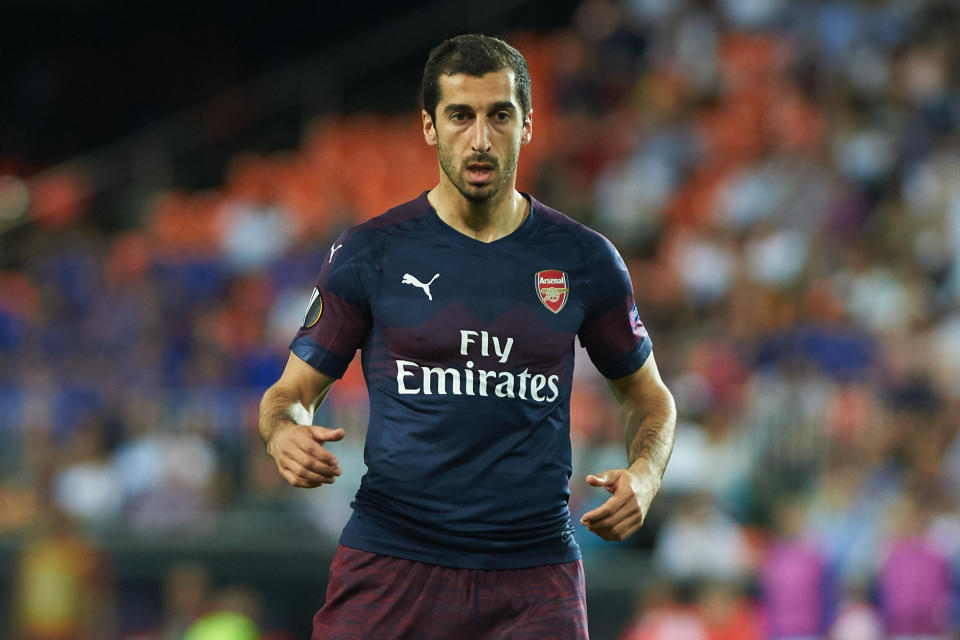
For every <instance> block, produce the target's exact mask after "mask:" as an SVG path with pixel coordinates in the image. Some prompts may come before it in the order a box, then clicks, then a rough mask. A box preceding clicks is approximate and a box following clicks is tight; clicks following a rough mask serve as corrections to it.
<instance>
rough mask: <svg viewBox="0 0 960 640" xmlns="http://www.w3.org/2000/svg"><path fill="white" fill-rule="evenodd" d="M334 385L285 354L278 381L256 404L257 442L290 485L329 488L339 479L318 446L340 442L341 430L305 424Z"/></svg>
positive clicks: (330, 459) (335, 464) (331, 457)
mask: <svg viewBox="0 0 960 640" xmlns="http://www.w3.org/2000/svg"><path fill="white" fill-rule="evenodd" d="M335 381H336V380H335V379H334V378H331V377H330V376H328V375H326V374H323V373H320V372H319V371H317V370H316V369H314V368H313V367H311V366H310V365H308V364H307V363H306V362H304V361H303V360H301V359H300V358H298V357H297V356H296V355H294V354H293V353H291V354H290V358H289V359H288V360H287V366H286V367H285V368H284V370H283V374H282V375H281V376H280V379H279V380H277V382H276V383H274V385H273V386H272V387H270V388H269V389H267V391H266V392H265V393H264V394H263V398H262V399H261V400H260V424H259V429H260V438H261V439H262V440H263V442H264V444H265V445H266V446H267V453H269V454H270V455H271V456H273V459H274V461H275V462H276V463H277V468H278V469H279V470H280V474H281V475H282V476H283V477H284V478H285V479H286V480H287V482H289V483H290V484H292V485H293V486H295V487H304V488H309V487H317V486H320V485H321V484H331V483H333V481H334V480H335V479H336V477H337V476H338V475H340V466H339V463H338V462H337V458H336V457H335V456H334V455H333V454H332V453H330V452H329V451H327V450H326V449H325V448H324V447H323V443H325V442H332V441H336V440H341V439H342V438H343V436H344V432H343V429H327V428H326V427H318V426H311V423H312V422H313V413H314V411H316V409H317V407H319V406H320V403H321V402H323V399H324V398H325V397H326V396H327V392H329V391H330V387H332V386H333V383H334V382H335Z"/></svg>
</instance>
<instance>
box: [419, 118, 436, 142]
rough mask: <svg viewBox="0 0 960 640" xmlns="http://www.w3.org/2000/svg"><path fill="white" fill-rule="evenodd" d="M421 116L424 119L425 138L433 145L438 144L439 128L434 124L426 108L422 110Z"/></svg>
mask: <svg viewBox="0 0 960 640" xmlns="http://www.w3.org/2000/svg"><path fill="white" fill-rule="evenodd" d="M420 117H421V118H422V119H423V139H424V140H426V141H427V144H428V145H430V146H431V147H435V146H437V128H436V127H435V126H433V118H431V117H430V114H429V113H427V110H426V109H421V110H420Z"/></svg>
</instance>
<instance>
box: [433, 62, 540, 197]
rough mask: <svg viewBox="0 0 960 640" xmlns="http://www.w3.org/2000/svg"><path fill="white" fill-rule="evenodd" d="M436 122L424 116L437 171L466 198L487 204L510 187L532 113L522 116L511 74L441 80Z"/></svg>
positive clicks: (528, 135)
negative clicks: (436, 156) (436, 163)
mask: <svg viewBox="0 0 960 640" xmlns="http://www.w3.org/2000/svg"><path fill="white" fill-rule="evenodd" d="M439 85H440V102H439V103H438V104H437V119H436V122H434V121H433V120H432V119H431V118H430V114H428V113H427V112H426V111H424V112H423V135H424V138H425V139H426V141H427V144H431V145H436V147H437V155H438V158H439V161H440V168H441V169H442V171H443V173H444V174H445V175H446V176H447V178H448V179H449V180H450V182H451V183H452V184H453V185H454V186H455V187H456V188H457V190H458V191H459V192H460V193H461V194H462V195H463V197H464V198H466V199H467V200H469V201H470V202H474V203H482V202H486V201H487V200H489V199H490V198H492V197H493V196H495V195H496V194H498V193H500V192H501V191H502V190H503V188H504V186H507V185H510V188H513V184H514V182H515V176H516V170H517V158H518V157H519V155H520V147H521V146H522V145H525V144H527V143H528V142H529V141H530V136H531V133H532V110H531V111H528V112H527V113H523V112H521V110H520V103H519V102H518V101H517V97H516V91H514V76H513V72H511V71H495V72H491V73H488V74H486V75H484V76H481V77H479V78H478V77H475V76H469V75H465V74H462V73H458V74H454V75H443V76H440V79H439Z"/></svg>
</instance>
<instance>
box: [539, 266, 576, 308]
mask: <svg viewBox="0 0 960 640" xmlns="http://www.w3.org/2000/svg"><path fill="white" fill-rule="evenodd" d="M534 282H535V284H536V287H537V296H538V297H539V298H540V302H542V303H543V306H545V307H546V308H547V309H550V311H552V312H554V313H560V310H561V309H563V306H564V305H565V304H567V296H568V295H569V293H570V286H569V283H568V282H567V274H566V273H564V272H563V271H559V270H557V269H545V270H544V271H538V272H537V273H536V275H535V276H534Z"/></svg>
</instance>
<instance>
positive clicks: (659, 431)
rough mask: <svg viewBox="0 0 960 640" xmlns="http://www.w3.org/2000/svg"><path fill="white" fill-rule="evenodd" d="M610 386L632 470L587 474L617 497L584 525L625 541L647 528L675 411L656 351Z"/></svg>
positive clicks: (669, 448) (585, 518) (587, 517)
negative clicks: (620, 414)
mask: <svg viewBox="0 0 960 640" xmlns="http://www.w3.org/2000/svg"><path fill="white" fill-rule="evenodd" d="M608 382H609V384H610V388H611V389H613V394H614V395H615V396H616V398H617V401H618V402H619V403H620V406H621V408H622V409H623V413H624V422H625V426H624V431H625V433H626V444H627V463H628V465H629V466H628V467H627V468H626V469H608V470H606V471H604V472H603V473H599V474H595V475H593V474H592V475H589V476H587V482H588V483H589V484H591V485H592V486H594V487H604V488H606V490H607V491H609V492H610V493H612V494H613V495H612V496H610V498H609V499H608V500H607V501H606V502H605V503H603V504H602V505H601V506H599V507H597V508H596V509H594V510H593V511H590V512H588V513H586V514H584V515H583V517H582V518H581V519H580V522H582V523H583V524H584V525H585V526H586V527H587V529H589V530H590V531H592V532H593V533H595V534H597V535H598V536H600V537H601V538H603V539H604V540H623V539H625V538H626V537H627V536H630V535H631V534H633V532H635V531H636V530H637V529H639V528H640V525H642V524H643V520H644V518H646V515H647V510H648V509H649V508H650V503H651V501H653V497H654V496H655V495H657V492H658V491H659V490H660V480H661V478H663V471H664V469H666V467H667V461H668V460H669V459H670V452H671V451H672V450H673V432H674V428H675V426H676V422H677V410H676V406H675V404H674V402H673V396H672V395H671V394H670V391H669V389H667V387H666V385H665V384H663V380H661V379H660V372H659V371H658V370H657V362H656V360H654V358H653V354H652V353H651V354H650V356H649V357H648V358H647V361H646V362H645V363H644V364H643V366H642V367H640V368H639V369H638V370H637V371H635V372H634V373H633V374H631V375H629V376H626V377H625V378H619V379H617V380H608Z"/></svg>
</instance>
